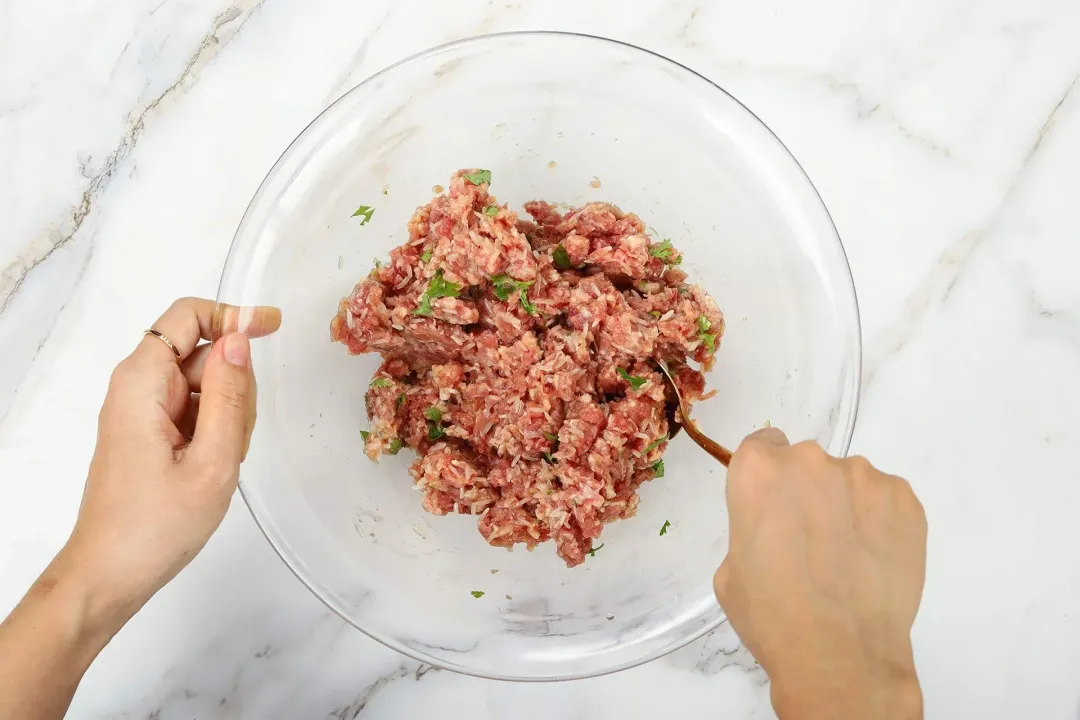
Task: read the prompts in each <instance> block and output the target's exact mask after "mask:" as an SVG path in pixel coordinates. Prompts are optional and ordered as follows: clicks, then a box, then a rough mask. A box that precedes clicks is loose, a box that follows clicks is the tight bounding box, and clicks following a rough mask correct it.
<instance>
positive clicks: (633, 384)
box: [615, 368, 649, 392]
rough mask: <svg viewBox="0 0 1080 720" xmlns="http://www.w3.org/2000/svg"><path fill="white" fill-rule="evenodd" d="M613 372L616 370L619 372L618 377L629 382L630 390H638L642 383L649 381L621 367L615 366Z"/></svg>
mask: <svg viewBox="0 0 1080 720" xmlns="http://www.w3.org/2000/svg"><path fill="white" fill-rule="evenodd" d="M615 372H617V373H618V374H619V377H621V378H622V379H623V380H625V381H626V382H628V383H630V388H631V389H632V390H634V391H635V392H636V391H638V390H640V389H641V386H642V385H644V384H645V383H647V382H649V381H648V380H647V379H645V378H643V377H638V376H636V375H631V374H630V373H628V372H626V371H625V370H623V369H622V368H617V369H616V370H615Z"/></svg>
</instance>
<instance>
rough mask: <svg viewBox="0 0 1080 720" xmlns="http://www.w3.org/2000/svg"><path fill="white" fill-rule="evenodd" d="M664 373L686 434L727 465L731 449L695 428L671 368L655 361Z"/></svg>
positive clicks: (729, 460) (722, 463)
mask: <svg viewBox="0 0 1080 720" xmlns="http://www.w3.org/2000/svg"><path fill="white" fill-rule="evenodd" d="M656 364H657V366H658V367H659V368H660V370H661V372H662V373H663V375H664V378H665V379H666V380H667V382H668V386H669V387H670V388H671V391H672V392H673V393H675V398H676V399H677V400H678V401H679V415H680V416H682V422H681V423H679V424H680V425H681V426H682V428H683V430H685V431H686V434H687V435H689V436H690V439H691V440H693V441H694V442H696V443H697V444H698V446H700V447H701V449H702V450H704V451H705V452H707V453H709V454H710V455H712V456H713V457H714V458H716V459H717V460H719V461H720V464H721V465H723V466H724V467H727V466H728V464H729V463H730V462H731V451H730V450H728V449H727V448H726V447H724V446H723V445H721V444H720V443H718V442H716V441H714V440H711V439H710V438H709V437H708V436H707V435H705V433H703V432H701V431H700V430H698V428H697V424H696V423H695V422H694V421H693V420H691V419H690V413H688V412H687V411H686V402H685V401H684V400H683V397H682V393H681V392H679V386H678V385H676V384H675V378H673V377H672V376H671V370H670V369H668V366H667V363H666V362H664V361H663V360H658V361H657V362H656Z"/></svg>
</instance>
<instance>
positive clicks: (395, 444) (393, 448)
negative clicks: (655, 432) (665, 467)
mask: <svg viewBox="0 0 1080 720" xmlns="http://www.w3.org/2000/svg"><path fill="white" fill-rule="evenodd" d="M404 445H405V443H404V442H402V441H401V438H391V439H390V447H389V449H387V451H386V452H387V454H388V455H397V454H398V452H400V451H401V448H402V447H404ZM658 477H659V476H658Z"/></svg>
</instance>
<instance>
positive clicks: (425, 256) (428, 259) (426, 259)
mask: <svg viewBox="0 0 1080 720" xmlns="http://www.w3.org/2000/svg"><path fill="white" fill-rule="evenodd" d="M420 259H421V260H422V261H423V262H425V263H429V262H431V251H430V250H428V251H426V252H425V253H424V254H423V255H421V256H420Z"/></svg>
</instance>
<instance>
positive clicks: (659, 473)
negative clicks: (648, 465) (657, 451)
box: [652, 458, 664, 478]
mask: <svg viewBox="0 0 1080 720" xmlns="http://www.w3.org/2000/svg"><path fill="white" fill-rule="evenodd" d="M652 469H653V472H654V473H655V474H656V477H658V478H662V477H664V459H663V458H660V459H659V460H657V461H656V462H654V463H653V464H652Z"/></svg>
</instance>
